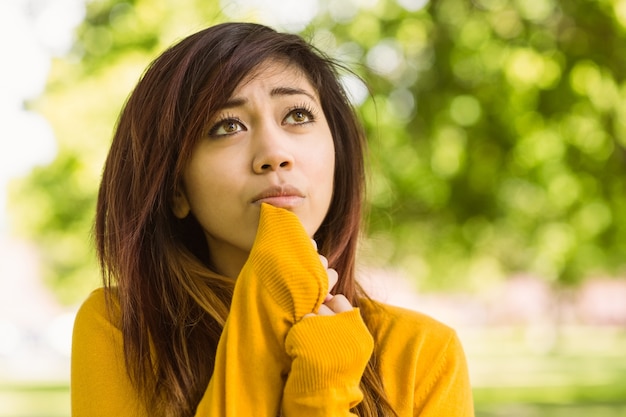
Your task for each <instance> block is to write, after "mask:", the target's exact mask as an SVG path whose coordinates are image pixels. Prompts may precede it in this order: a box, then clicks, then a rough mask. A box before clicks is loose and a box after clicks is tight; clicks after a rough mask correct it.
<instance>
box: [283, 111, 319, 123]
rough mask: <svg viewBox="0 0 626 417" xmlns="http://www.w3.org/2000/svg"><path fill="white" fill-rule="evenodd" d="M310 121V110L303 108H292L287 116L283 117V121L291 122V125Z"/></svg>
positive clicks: (311, 118) (311, 116) (311, 117)
mask: <svg viewBox="0 0 626 417" xmlns="http://www.w3.org/2000/svg"><path fill="white" fill-rule="evenodd" d="M312 121H313V115H312V114H311V112H310V111H308V110H305V109H294V110H292V111H291V112H289V114H288V115H287V117H285V121H284V123H286V124H292V125H299V124H304V123H309V122H312Z"/></svg>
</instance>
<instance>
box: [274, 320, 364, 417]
mask: <svg viewBox="0 0 626 417" xmlns="http://www.w3.org/2000/svg"><path fill="white" fill-rule="evenodd" d="M285 347H286V351H287V354H289V356H290V357H291V358H292V360H293V362H292V365H291V372H290V373H289V377H288V379H287V383H286V386H285V390H284V396H283V403H282V412H283V415H284V416H286V417H291V416H298V417H327V416H332V417H344V416H346V417H347V416H354V414H352V413H351V412H350V409H351V408H352V407H354V406H356V405H357V404H358V403H359V402H361V400H362V399H363V393H362V392H361V390H360V388H359V383H360V381H361V376H362V374H363V371H364V369H365V366H366V365H367V362H368V360H369V358H370V356H371V354H372V350H373V347H374V341H373V338H372V336H371V335H370V333H369V330H368V329H367V327H366V326H365V323H364V322H363V319H362V318H361V314H360V311H359V309H356V308H355V309H353V310H351V311H347V312H343V313H340V314H336V315H334V316H316V317H308V318H305V319H304V320H302V321H300V322H298V323H296V324H295V325H294V326H293V328H292V329H291V330H290V331H289V333H288V335H287V340H286V344H285Z"/></svg>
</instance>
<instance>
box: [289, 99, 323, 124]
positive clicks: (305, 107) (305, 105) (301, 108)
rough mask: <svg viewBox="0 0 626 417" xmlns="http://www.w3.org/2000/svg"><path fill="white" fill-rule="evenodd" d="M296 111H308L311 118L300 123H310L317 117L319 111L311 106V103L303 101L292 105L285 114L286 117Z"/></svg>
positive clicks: (307, 113)
mask: <svg viewBox="0 0 626 417" xmlns="http://www.w3.org/2000/svg"><path fill="white" fill-rule="evenodd" d="M296 111H302V112H304V113H306V115H307V117H308V118H309V120H308V121H306V122H302V123H299V124H306V123H310V122H313V121H315V120H316V119H317V113H316V111H315V109H313V107H311V105H310V104H309V103H301V104H298V105H296V106H293V107H290V108H289V111H288V112H287V114H286V115H285V117H284V118H287V116H289V115H290V114H292V113H294V112H296Z"/></svg>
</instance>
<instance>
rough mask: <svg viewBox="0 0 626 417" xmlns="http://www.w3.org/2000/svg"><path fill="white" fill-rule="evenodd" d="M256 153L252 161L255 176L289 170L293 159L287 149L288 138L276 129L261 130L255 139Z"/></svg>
mask: <svg viewBox="0 0 626 417" xmlns="http://www.w3.org/2000/svg"><path fill="white" fill-rule="evenodd" d="M255 142H256V152H255V154H254V158H253V160H252V169H253V171H254V172H255V173H256V174H263V173H266V172H272V171H278V170H289V169H291V168H292V167H293V164H294V158H293V155H292V153H291V152H290V150H289V149H288V147H289V146H288V145H289V143H288V142H289V138H288V137H287V135H286V134H285V133H284V132H282V131H281V130H280V129H279V128H278V129H263V130H262V131H259V132H258V134H257V135H256V137H255Z"/></svg>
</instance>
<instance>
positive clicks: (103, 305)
mask: <svg viewBox="0 0 626 417" xmlns="http://www.w3.org/2000/svg"><path fill="white" fill-rule="evenodd" d="M118 322H119V304H118V302H117V295H116V293H115V292H114V291H113V290H108V289H106V288H98V289H96V290H94V291H92V292H91V294H89V296H88V297H87V298H86V299H85V301H83V303H82V304H81V306H80V308H79V309H78V312H77V313H76V321H75V324H74V327H75V329H76V328H81V327H83V326H89V327H94V326H96V325H107V326H110V325H113V326H114V327H118V326H117V323H118Z"/></svg>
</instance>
